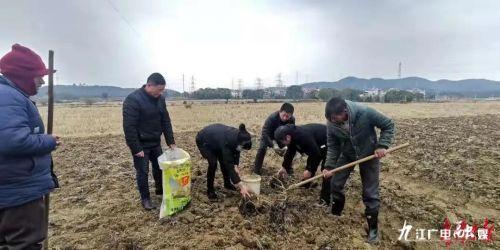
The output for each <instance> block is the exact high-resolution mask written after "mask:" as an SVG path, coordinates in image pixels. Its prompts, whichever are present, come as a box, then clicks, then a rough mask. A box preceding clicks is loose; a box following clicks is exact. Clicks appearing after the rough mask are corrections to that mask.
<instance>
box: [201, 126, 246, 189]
mask: <svg viewBox="0 0 500 250" xmlns="http://www.w3.org/2000/svg"><path fill="white" fill-rule="evenodd" d="M239 131H240V130H239V129H237V128H233V127H230V126H226V125H224V124H219V123H216V124H211V125H208V126H206V127H204V128H203V129H202V130H200V132H198V134H197V135H196V145H197V146H198V148H199V149H200V151H201V150H210V151H212V152H213V153H214V154H215V155H217V156H218V157H222V162H223V163H224V164H223V165H224V166H221V168H226V170H228V173H229V178H230V179H231V181H232V182H233V183H234V184H236V183H239V182H240V178H239V176H238V174H237V173H236V171H235V170H234V165H239V164H240V151H238V150H236V148H237V147H238V133H239Z"/></svg>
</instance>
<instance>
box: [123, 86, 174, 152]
mask: <svg viewBox="0 0 500 250" xmlns="http://www.w3.org/2000/svg"><path fill="white" fill-rule="evenodd" d="M123 131H124V133H125V140H126V141H127V145H128V147H129V148H130V150H131V151H132V154H137V153H139V152H141V151H142V150H143V148H153V147H157V146H159V145H160V143H161V134H162V133H163V135H164V136H165V141H166V142H167V144H168V145H171V144H175V140H174V132H173V131H172V123H171V122H170V115H169V114H168V111H167V105H166V103H165V97H164V96H163V95H162V96H160V97H159V98H154V97H152V96H150V95H149V94H148V93H146V90H145V89H144V86H142V88H140V89H138V90H136V91H134V92H132V93H131V94H130V95H128V96H127V98H125V101H124V102H123Z"/></svg>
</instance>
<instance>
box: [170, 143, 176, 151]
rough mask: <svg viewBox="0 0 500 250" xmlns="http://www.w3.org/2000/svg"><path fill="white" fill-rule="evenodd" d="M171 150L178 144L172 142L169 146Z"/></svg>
mask: <svg viewBox="0 0 500 250" xmlns="http://www.w3.org/2000/svg"><path fill="white" fill-rule="evenodd" d="M168 147H169V148H170V149H171V150H174V149H175V148H176V147H177V146H176V145H175V144H170V146H168Z"/></svg>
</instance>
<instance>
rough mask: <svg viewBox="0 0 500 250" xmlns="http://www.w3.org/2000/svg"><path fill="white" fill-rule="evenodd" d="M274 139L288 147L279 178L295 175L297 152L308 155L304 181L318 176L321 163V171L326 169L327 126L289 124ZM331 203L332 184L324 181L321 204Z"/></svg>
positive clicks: (280, 129) (275, 133)
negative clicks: (293, 165) (294, 159)
mask: <svg viewBox="0 0 500 250" xmlns="http://www.w3.org/2000/svg"><path fill="white" fill-rule="evenodd" d="M274 138H275V139H276V142H278V145H279V146H280V147H283V146H287V150H286V153H285V159H284V160H283V165H282V168H281V169H280V171H279V172H278V176H280V177H286V176H288V175H291V174H292V173H293V169H292V163H293V158H294V157H295V154H296V153H297V152H299V153H301V154H306V155H307V165H306V169H305V170H304V172H303V174H302V176H303V177H302V179H303V180H307V179H309V178H311V177H312V176H314V175H315V174H316V170H317V169H318V166H319V165H320V163H321V170H323V169H324V168H325V160H326V152H327V148H326V125H324V124H318V123H311V124H306V125H301V126H295V125H293V124H288V125H285V126H281V127H279V128H278V129H276V131H275V132H274ZM329 203H330V182H329V181H327V180H326V179H325V180H324V181H323V184H322V186H321V193H320V204H323V205H328V204H329Z"/></svg>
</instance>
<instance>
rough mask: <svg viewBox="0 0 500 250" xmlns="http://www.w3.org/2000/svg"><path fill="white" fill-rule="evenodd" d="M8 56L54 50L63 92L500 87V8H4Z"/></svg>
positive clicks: (267, 4) (465, 1) (2, 33)
mask: <svg viewBox="0 0 500 250" xmlns="http://www.w3.org/2000/svg"><path fill="white" fill-rule="evenodd" d="M0 3H1V5H0V6H1V8H0V28H1V29H0V54H1V55H3V54H5V53H6V52H8V51H9V50H10V46H11V45H12V44H13V43H20V44H23V45H26V46H28V47H30V48H32V49H33V50H35V51H37V52H39V54H41V55H42V57H43V58H44V60H45V61H46V57H47V54H48V50H49V49H53V50H54V51H55V64H56V68H57V69H58V72H57V77H56V80H57V81H56V83H57V84H70V83H87V84H107V85H115V86H123V87H137V86H139V85H140V84H142V83H144V81H145V79H146V77H147V76H148V75H149V74H150V73H152V72H160V73H162V74H164V75H165V76H166V78H167V83H168V85H169V86H168V88H173V89H176V90H182V89H183V86H182V74H184V75H185V77H186V88H185V89H186V90H189V87H188V86H189V84H188V83H189V82H190V81H191V76H192V75H194V78H195V82H196V87H197V88H199V87H231V80H232V79H234V81H235V86H234V87H236V81H237V79H242V80H243V85H244V87H254V86H255V78H256V77H261V78H262V79H263V80H264V85H265V86H273V85H275V79H276V75H277V74H278V73H282V74H283V79H284V80H285V84H287V85H291V84H294V83H295V81H296V74H297V73H296V72H298V81H299V83H303V82H305V81H309V82H311V81H336V80H339V79H340V78H343V77H346V76H357V77H364V78H372V77H382V78H396V77H397V72H398V63H399V62H402V76H403V77H406V76H420V77H425V78H429V79H432V80H437V79H444V78H446V79H464V78H487V79H492V80H500V1H496V0H491V1H484V0H475V1H472V0H418V1H417V0H411V1H410V0H392V1H390V0H387V1H372V0H365V1H353V0H349V1H338V0H337V1H314V0H309V1H307V0H303V1H293V0H282V1H255V0H253V1H252V0H249V1H236V0H227V1H216V0H210V1H201V0H200V1H173V0H168V1H161V0H158V1H132V0H109V1H106V0H73V1H68V0H46V1H38V0H31V1H30V0H15V1H11V0H0Z"/></svg>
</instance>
